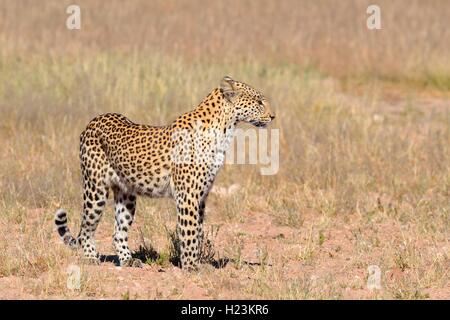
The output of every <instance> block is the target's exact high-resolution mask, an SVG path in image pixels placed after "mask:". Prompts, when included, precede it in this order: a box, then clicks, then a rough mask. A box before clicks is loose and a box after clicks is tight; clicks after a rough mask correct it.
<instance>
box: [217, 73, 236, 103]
mask: <svg viewBox="0 0 450 320" xmlns="http://www.w3.org/2000/svg"><path fill="white" fill-rule="evenodd" d="M234 84H235V81H234V80H233V79H231V77H229V76H225V77H223V79H222V81H221V82H220V91H221V92H222V93H223V95H224V96H225V98H226V99H227V100H228V101H230V102H231V101H232V100H233V98H235V97H236V96H237V94H238V90H237V88H236V86H235V85H234Z"/></svg>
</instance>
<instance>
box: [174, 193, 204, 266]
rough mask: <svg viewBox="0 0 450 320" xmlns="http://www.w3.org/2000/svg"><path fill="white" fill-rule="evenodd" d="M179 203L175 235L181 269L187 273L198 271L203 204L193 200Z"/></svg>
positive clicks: (184, 200)
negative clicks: (176, 236)
mask: <svg viewBox="0 0 450 320" xmlns="http://www.w3.org/2000/svg"><path fill="white" fill-rule="evenodd" d="M182 198H183V200H182V201H179V204H178V206H177V211H178V223H177V235H178V239H179V241H180V261H181V268H182V269H184V270H187V271H195V270H197V269H198V265H199V262H200V243H201V240H202V239H201V238H200V237H201V236H202V235H203V209H202V208H204V204H203V202H199V201H196V200H195V199H189V198H188V199H186V198H185V197H182Z"/></svg>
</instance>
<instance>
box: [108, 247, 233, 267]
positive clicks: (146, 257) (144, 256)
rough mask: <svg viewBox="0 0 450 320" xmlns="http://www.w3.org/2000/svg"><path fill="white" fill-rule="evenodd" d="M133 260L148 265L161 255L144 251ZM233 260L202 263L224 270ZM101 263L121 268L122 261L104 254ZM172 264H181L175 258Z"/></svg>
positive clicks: (116, 256)
mask: <svg viewBox="0 0 450 320" xmlns="http://www.w3.org/2000/svg"><path fill="white" fill-rule="evenodd" d="M132 256H133V258H136V259H139V260H141V261H142V263H147V262H148V261H149V259H150V260H151V261H156V260H157V259H158V257H159V254H158V253H157V252H156V251H154V252H152V254H151V255H150V256H149V255H148V252H145V253H143V252H142V250H138V251H135V252H133V253H132ZM230 261H231V260H230V259H228V258H220V259H210V260H209V261H205V262H202V263H203V264H209V265H211V266H213V267H214V268H216V269H222V268H225V267H226V266H227V264H228V263H229V262H230ZM100 262H101V263H113V264H114V265H115V266H116V267H119V266H120V261H119V256H118V255H114V254H111V255H105V254H102V255H100ZM170 263H171V264H172V265H174V266H176V267H179V266H180V262H179V259H177V258H174V259H171V260H170Z"/></svg>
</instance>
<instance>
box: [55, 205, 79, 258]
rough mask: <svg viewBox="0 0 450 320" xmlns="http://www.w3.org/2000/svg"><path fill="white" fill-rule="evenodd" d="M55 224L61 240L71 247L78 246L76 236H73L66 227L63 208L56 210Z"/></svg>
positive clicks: (65, 215) (65, 214) (65, 213)
mask: <svg viewBox="0 0 450 320" xmlns="http://www.w3.org/2000/svg"><path fill="white" fill-rule="evenodd" d="M55 224H56V229H57V231H58V234H59V236H60V237H61V239H62V241H63V242H64V243H65V244H66V245H68V246H69V247H70V248H72V249H76V248H78V245H79V241H78V238H74V237H73V236H72V234H71V233H70V231H69V228H68V227H67V212H66V211H65V210H64V209H58V210H57V211H56V213H55Z"/></svg>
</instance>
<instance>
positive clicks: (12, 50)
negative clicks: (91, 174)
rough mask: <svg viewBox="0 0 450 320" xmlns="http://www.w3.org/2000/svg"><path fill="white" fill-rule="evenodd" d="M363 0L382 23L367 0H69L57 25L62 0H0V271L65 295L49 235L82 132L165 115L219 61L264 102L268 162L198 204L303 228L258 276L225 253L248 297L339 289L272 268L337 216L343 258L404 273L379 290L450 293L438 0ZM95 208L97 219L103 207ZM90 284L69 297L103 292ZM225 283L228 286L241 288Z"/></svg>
mask: <svg viewBox="0 0 450 320" xmlns="http://www.w3.org/2000/svg"><path fill="white" fill-rule="evenodd" d="M377 3H378V4H379V5H380V7H381V10H382V27H383V29H382V30H379V31H369V30H368V29H367V28H366V26H365V24H366V17H367V14H366V8H367V5H368V4H370V3H369V2H368V1H345V2H342V3H340V4H339V5H338V4H337V3H336V2H335V1H325V0H322V1H294V0H285V1H269V0H261V1H257V2H256V1H234V0H231V1H215V2H211V3H209V2H208V3H206V2H204V1H197V0H194V1H181V0H180V1H175V0H169V1H135V0H133V1H129V2H127V4H126V5H124V2H121V1H108V2H104V1H78V2H77V4H79V5H80V7H81V10H82V28H81V30H78V31H70V30H67V29H66V27H65V19H66V17H67V14H66V13H65V8H66V6H67V5H68V4H71V2H69V1H42V2H36V1H0V110H1V111H2V112H1V114H2V121H1V122H0V141H1V146H2V147H1V148H0V161H1V171H0V189H1V191H2V192H1V193H0V209H1V214H0V230H1V231H2V232H1V233H2V236H0V279H1V277H5V278H6V277H19V280H20V279H27V278H35V279H41V278H42V277H44V279H45V281H40V282H39V283H38V284H36V285H35V286H33V287H32V288H30V287H29V286H28V287H27V286H26V285H25V287H24V289H23V291H22V293H24V294H25V293H27V294H31V295H32V296H33V297H45V296H48V295H57V296H58V295H59V296H61V295H70V294H71V293H67V292H66V291H65V289H64V288H65V284H64V279H65V278H64V275H63V274H64V271H61V270H63V269H60V265H61V261H63V264H67V261H71V260H70V259H71V256H72V255H73V253H70V252H67V251H66V249H65V248H63V247H62V246H59V245H58V246H55V248H54V249H53V248H52V250H48V243H49V242H54V243H57V241H56V237H55V234H54V231H53V229H52V228H53V226H52V215H53V212H54V210H55V209H56V208H58V207H59V206H64V207H65V208H67V209H69V210H70V213H71V214H70V219H71V223H73V225H76V226H78V221H79V220H78V219H79V217H78V212H79V211H80V209H81V178H80V170H79V160H78V141H79V140H78V139H79V133H80V132H81V131H82V130H83V129H84V127H85V125H86V123H87V122H88V121H89V120H90V119H91V118H93V117H94V116H95V115H97V114H99V113H103V112H120V113H124V114H126V115H127V116H128V117H130V118H131V119H132V120H135V121H138V122H143V123H151V124H165V123H168V122H169V121H171V120H172V119H174V118H175V117H176V116H177V115H178V114H180V113H181V112H184V111H187V110H190V109H192V107H193V106H195V105H196V104H198V103H199V102H200V101H201V99H202V98H203V97H204V96H206V94H207V93H208V92H209V91H210V90H211V89H212V88H214V87H216V86H217V85H218V84H219V81H220V79H221V77H222V76H223V75H225V74H229V75H231V76H233V77H235V78H236V79H238V80H242V81H245V82H247V83H249V84H251V85H253V86H255V87H256V88H258V89H260V90H261V91H262V92H264V93H265V94H266V95H267V96H268V97H270V99H271V101H272V104H273V106H274V110H275V111H276V113H277V120H276V123H275V124H274V127H276V128H279V129H280V137H281V145H280V153H281V154H280V161H281V164H280V172H279V173H278V174H277V175H275V176H259V170H258V168H257V167H254V166H227V167H225V168H224V170H223V171H222V172H221V174H220V175H219V177H218V181H217V183H218V184H219V185H230V184H232V183H233V182H235V181H239V182H240V183H241V185H242V192H240V194H239V195H236V196H233V197H232V198H231V199H227V200H226V201H221V200H220V199H216V198H214V197H213V198H212V199H210V206H211V208H213V209H211V211H212V212H211V215H210V216H211V218H210V219H211V220H210V222H211V223H214V222H217V223H219V222H220V223H224V224H232V223H246V222H247V220H246V218H245V216H242V213H245V212H259V213H260V214H262V215H267V216H268V217H270V219H272V220H273V223H274V224H275V225H276V226H280V227H287V228H290V229H292V230H298V231H299V232H301V234H302V235H303V234H306V235H307V236H306V238H303V237H299V238H296V237H293V239H285V242H289V241H291V242H292V243H285V246H286V247H289V245H294V244H295V245H300V249H299V251H295V250H297V249H295V250H294V249H292V250H294V251H293V253H292V252H290V251H289V252H288V251H283V256H281V257H278V258H277V259H276V258H275V257H272V259H273V261H276V262H279V263H280V265H278V264H276V263H275V262H274V266H273V271H271V272H264V271H254V270H247V269H245V268H246V267H242V266H240V265H237V266H236V268H238V270H241V269H242V268H244V269H245V270H241V271H242V273H243V274H244V275H245V276H249V277H251V278H252V279H253V280H252V281H253V282H251V283H250V284H248V285H245V286H246V287H245V290H244V292H247V293H248V297H256V298H259V297H262V298H311V297H312V298H317V297H318V298H336V297H346V295H345V294H344V293H342V290H343V288H342V287H343V286H345V285H346V286H347V287H348V286H350V287H351V284H350V285H349V284H348V283H349V282H348V281H347V282H346V284H342V283H340V282H339V281H338V280H336V281H334V282H333V281H329V279H326V278H320V276H319V278H320V279H321V281H323V283H327V284H330V283H331V284H330V286H331V288H330V290H325V289H324V290H320V288H321V283H320V282H319V283H318V284H311V283H310V281H309V280H308V279H309V278H308V279H306V278H298V279H294V280H295V281H294V280H292V279H289V280H287V279H283V277H282V275H283V273H284V271H283V269H282V267H281V265H284V264H283V263H281V262H280V261H282V260H283V259H288V260H289V257H300V258H299V259H300V260H301V261H303V262H305V261H306V262H307V263H308V264H309V265H310V266H312V269H311V272H313V271H314V270H315V269H320V267H325V266H326V263H328V262H327V260H326V259H325V258H323V259H322V258H321V257H322V255H320V254H318V253H317V252H319V251H320V248H321V247H322V244H323V243H321V242H323V241H325V242H326V240H323V239H326V238H327V236H326V235H327V232H332V231H333V232H334V230H336V229H339V228H347V227H349V228H351V230H352V231H351V234H353V238H352V240H351V241H350V245H351V246H353V249H354V250H350V252H351V253H353V255H352V256H351V259H352V261H353V259H356V260H357V261H356V262H355V266H356V267H357V268H360V269H364V268H366V266H367V264H370V262H373V261H370V257H371V256H374V257H377V254H379V255H380V257H382V258H374V259H375V260H376V261H375V262H377V263H379V264H380V265H382V266H383V268H384V270H391V269H395V268H400V269H401V270H402V272H404V270H406V269H409V270H410V273H407V274H406V275H404V277H403V278H401V280H396V279H394V280H392V282H391V283H387V284H386V286H385V290H384V291H383V292H382V293H381V294H380V295H377V294H376V295H375V297H396V298H414V297H416V298H421V297H427V296H430V295H431V297H435V296H437V297H441V296H442V295H443V296H444V297H446V298H449V296H450V293H449V292H448V284H449V276H448V269H449V268H448V267H449V243H448V241H449V227H450V224H449V221H450V219H449V212H450V201H449V197H450V167H449V163H450V143H449V142H450V129H449V123H450V111H449V109H450V107H449V92H450V30H449V29H448V28H447V26H448V17H449V16H450V5H449V3H448V2H447V1H438V0H432V1H427V2H424V1H395V2H393V1H378V2H377ZM141 203H142V204H141ZM141 203H140V204H139V206H140V208H142V209H141V210H140V211H141V212H150V213H153V216H152V215H151V214H148V215H147V216H146V217H145V218H144V217H142V219H143V221H142V230H143V233H144V235H145V237H149V238H152V237H155V235H156V236H160V238H162V239H165V238H166V237H165V229H164V228H163V226H164V225H166V224H168V225H171V223H172V222H174V212H173V210H174V209H173V208H172V204H171V202H169V201H166V200H158V201H151V200H142V201H141ZM155 215H156V217H157V218H155ZM106 216H107V217H106ZM106 216H105V219H104V220H105V221H107V222H106V224H108V225H109V226H110V225H111V223H112V221H113V220H112V214H111V209H109V211H108V214H107V215H106ZM207 223H208V221H207ZM340 223H342V225H340ZM172 225H173V223H172ZM389 225H395V226H398V229H396V230H391V229H390V228H388V227H386V226H389ZM377 228H378V229H379V233H380V234H381V235H380V238H381V239H384V240H379V241H381V244H379V245H378V246H373V247H370V248H368V247H367V246H366V244H367V243H368V242H369V243H371V241H372V240H370V241H369V240H368V238H367V237H369V236H367V235H366V234H365V233H364V230H372V231H373V229H377ZM72 229H74V228H72ZM378 229H377V230H378ZM358 230H359V231H358ZM361 230H363V231H361ZM77 231H78V230H75V229H74V230H73V232H77ZM11 236H13V237H14V239H15V241H11V240H10V237H11ZM135 236H137V234H135ZM370 237H371V236H370ZM370 237H369V238H370ZM316 238H317V239H319V240H317V239H316ZM320 239H322V240H320ZM370 239H372V238H370ZM316 240H317V241H316ZM223 241H224V242H226V241H228V240H226V239H224V240H223ZM230 241H231V240H230ZM374 241H375V240H374ZM383 241H384V242H383ZM375 242H376V241H375ZM397 243H399V245H398V246H397ZM281 244H283V243H281ZM281 244H280V245H281ZM219 247H221V248H222V249H224V248H225V244H220V245H219ZM232 247H233V246H232ZM238 247H239V246H238ZM375 251H376V254H375V253H374V252H375ZM227 254H228V255H229V256H233V257H239V256H240V254H241V253H240V252H227ZM290 254H292V255H291V256H290ZM313 257H314V258H313ZM292 259H294V260H295V259H297V258H292ZM283 261H284V260H283ZM341 267H342V265H339V263H338V264H336V265H335V266H334V269H333V268H332V267H331V266H330V270H331V271H330V272H331V273H332V274H333V272H334V271H333V270H339V269H340V268H341ZM277 268H278V269H277ZM446 269H447V271H445V270H446ZM442 270H444V271H442ZM92 272H95V271H92ZM220 272H221V273H220V276H219V280H220V281H218V282H217V283H215V284H212V283H210V284H209V285H206V286H207V287H208V286H209V287H208V292H210V294H209V295H208V296H209V297H217V295H218V296H220V293H221V289H220V284H224V282H227V281H228V279H229V277H230V272H229V270H228V269H225V270H224V271H220ZM208 277H211V278H212V279H214V278H215V277H217V275H215V273H214V272H211V273H210V274H206V275H205V279H208ZM276 277H278V278H276ZM95 279H96V278H95V276H94V275H92V277H91V278H90V280H89V281H90V282H89V281H88V280H86V281H87V282H86V283H87V284H86V288H85V289H86V290H85V291H84V292H82V293H80V294H81V295H82V296H83V294H85V295H87V296H108V295H112V293H111V292H108V291H107V290H106V289H105V292H103V291H101V290H100V291H99V290H97V289H96V287H97V286H98V283H97V280H95ZM305 279H306V280H305ZM204 281H205V282H207V283H209V282H208V281H207V280H204ZM221 281H222V282H221ZM89 283H92V286H91V287H89V285H88V284H89ZM224 285H225V287H226V283H225V284H224ZM322 285H323V284H322ZM230 286H231V289H230V290H229V291H230V294H232V293H233V292H234V291H236V292H238V291H242V290H240V289H239V287H238V288H235V287H233V286H232V285H230ZM445 288H447V290H445ZM434 289H436V290H438V294H436V295H433V292H434V291H433V290H434ZM233 290H234V291H233ZM427 290H428V291H427ZM430 290H431V291H430ZM439 290H441V291H439ZM442 292H444V293H442ZM225 296H226V295H225ZM141 297H148V296H146V295H145V294H144V295H143V296H141ZM167 297H172V296H170V295H168V296H167ZM173 297H178V296H177V295H174V296H173ZM356 297H366V296H365V295H364V294H362V295H360V296H359V295H356ZM369 297H374V296H369Z"/></svg>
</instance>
